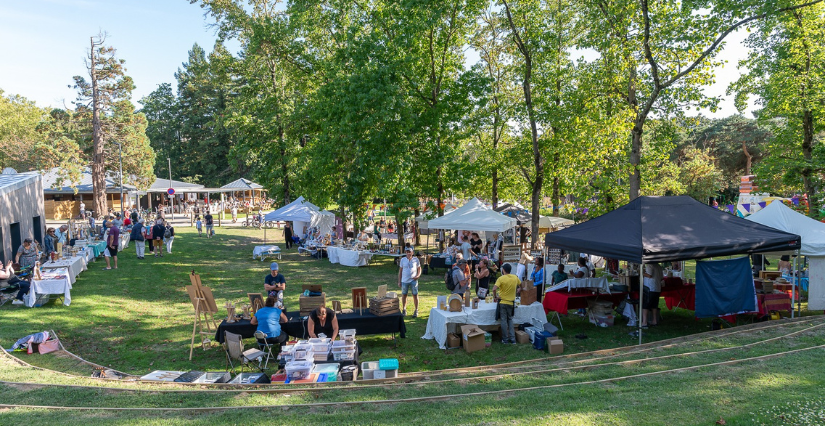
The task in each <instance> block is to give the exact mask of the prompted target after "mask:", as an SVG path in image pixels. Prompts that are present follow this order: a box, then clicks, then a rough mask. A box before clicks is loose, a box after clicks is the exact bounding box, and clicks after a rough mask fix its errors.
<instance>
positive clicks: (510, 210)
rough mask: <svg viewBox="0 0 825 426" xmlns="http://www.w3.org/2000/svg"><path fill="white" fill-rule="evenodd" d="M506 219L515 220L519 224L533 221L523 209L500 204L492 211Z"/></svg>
mask: <svg viewBox="0 0 825 426" xmlns="http://www.w3.org/2000/svg"><path fill="white" fill-rule="evenodd" d="M493 210H495V211H497V212H499V213H501V214H503V215H505V216H507V217H512V218H515V219H516V220H517V221H519V223H522V224H523V223H530V221H532V220H533V215H531V214H530V212H528V211H527V209H525V208H523V207H517V206H514V205H512V204H502V205H500V206H498V207H496V208H495V209H493Z"/></svg>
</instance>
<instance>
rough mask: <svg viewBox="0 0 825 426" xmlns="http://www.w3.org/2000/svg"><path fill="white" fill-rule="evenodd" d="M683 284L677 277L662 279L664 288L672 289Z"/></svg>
mask: <svg viewBox="0 0 825 426" xmlns="http://www.w3.org/2000/svg"><path fill="white" fill-rule="evenodd" d="M683 283H684V282H683V281H682V279H681V278H679V277H665V278H664V284H665V285H664V287H673V286H677V285H682V284H683Z"/></svg>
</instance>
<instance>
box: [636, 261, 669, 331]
mask: <svg viewBox="0 0 825 426" xmlns="http://www.w3.org/2000/svg"><path fill="white" fill-rule="evenodd" d="M663 278H664V274H663V273H662V267H661V266H659V264H658V263H648V264H646V265H645V272H644V292H643V295H642V322H641V325H642V327H643V328H644V327H647V326H648V322H647V319H648V316H649V315H650V313H652V314H653V315H652V318H651V323H650V325H651V326H657V325H659V296H660V295H661V293H662V279H663Z"/></svg>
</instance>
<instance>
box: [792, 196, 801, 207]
mask: <svg viewBox="0 0 825 426" xmlns="http://www.w3.org/2000/svg"><path fill="white" fill-rule="evenodd" d="M791 201H793V205H795V206H798V205H799V198H793V199H791Z"/></svg>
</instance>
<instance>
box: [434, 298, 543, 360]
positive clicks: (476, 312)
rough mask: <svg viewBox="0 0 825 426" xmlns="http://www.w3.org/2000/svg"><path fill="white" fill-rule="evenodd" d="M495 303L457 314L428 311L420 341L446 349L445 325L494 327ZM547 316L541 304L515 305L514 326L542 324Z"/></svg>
mask: <svg viewBox="0 0 825 426" xmlns="http://www.w3.org/2000/svg"><path fill="white" fill-rule="evenodd" d="M496 306H497V304H496V303H487V302H485V301H479V303H478V308H477V309H472V308H468V307H463V308H462V310H461V311H459V312H450V311H444V310H440V309H437V308H432V309H431V310H430V317H429V319H428V320H427V329H426V331H425V332H424V336H422V337H421V338H422V339H427V340H435V341H436V342H437V343H438V347H439V348H441V349H446V348H447V346H446V343H447V324H475V325H496V324H498V323H499V321H498V320H496ZM546 322H547V316H546V315H545V313H544V309H543V308H542V306H541V304H540V303H538V302H534V303H533V304H532V305H516V306H515V311H514V314H513V323H514V324H525V323H531V324H535V323H538V324H544V323H546Z"/></svg>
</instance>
